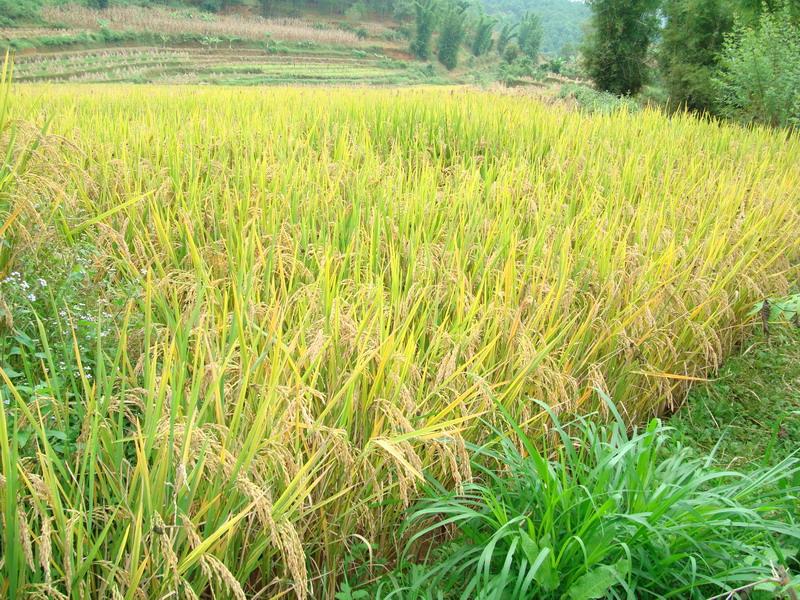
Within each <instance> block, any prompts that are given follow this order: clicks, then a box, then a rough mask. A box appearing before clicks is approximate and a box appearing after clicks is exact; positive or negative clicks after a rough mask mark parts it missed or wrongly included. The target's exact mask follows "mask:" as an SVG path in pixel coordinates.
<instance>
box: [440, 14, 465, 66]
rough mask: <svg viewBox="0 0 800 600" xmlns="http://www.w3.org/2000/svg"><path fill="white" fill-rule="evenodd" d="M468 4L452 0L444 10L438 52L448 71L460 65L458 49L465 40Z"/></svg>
mask: <svg viewBox="0 0 800 600" xmlns="http://www.w3.org/2000/svg"><path fill="white" fill-rule="evenodd" d="M468 6H469V5H468V4H467V3H466V2H456V1H454V0H450V1H449V2H447V4H445V6H444V7H443V10H442V25H441V28H440V30H439V45H438V48H437V54H438V57H439V62H440V63H442V64H443V65H444V66H445V67H446V68H447V70H448V71H452V70H453V69H455V68H456V66H457V65H458V50H459V48H460V47H461V43H462V42H463V41H464V34H465V21H466V18H467V14H466V11H467V7H468Z"/></svg>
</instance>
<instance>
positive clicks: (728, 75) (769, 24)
mask: <svg viewBox="0 0 800 600" xmlns="http://www.w3.org/2000/svg"><path fill="white" fill-rule="evenodd" d="M715 84H716V88H717V91H718V94H719V105H720V109H721V112H722V113H723V114H724V115H725V116H728V117H731V118H734V119H736V120H738V121H741V122H743V123H765V124H768V125H773V126H798V125H800V28H798V26H797V25H795V24H793V23H792V22H791V19H790V15H789V14H788V12H786V13H783V12H782V13H779V14H776V15H773V14H768V13H767V14H764V15H762V17H761V19H760V21H759V23H758V26H757V27H742V26H739V27H738V28H737V29H736V30H735V32H734V33H733V34H732V35H731V36H730V37H729V38H728V40H727V41H726V43H725V48H724V50H723V53H722V58H721V60H720V73H719V76H718V77H717V78H716V80H715Z"/></svg>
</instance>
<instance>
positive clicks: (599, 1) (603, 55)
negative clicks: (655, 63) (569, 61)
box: [582, 0, 659, 95]
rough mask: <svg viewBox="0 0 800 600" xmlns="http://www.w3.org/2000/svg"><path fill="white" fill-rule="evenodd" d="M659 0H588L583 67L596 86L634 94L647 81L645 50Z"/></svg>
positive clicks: (654, 28)
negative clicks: (590, 12)
mask: <svg viewBox="0 0 800 600" xmlns="http://www.w3.org/2000/svg"><path fill="white" fill-rule="evenodd" d="M658 4H659V2H658V0H591V2H590V6H591V8H592V21H591V24H592V27H591V30H590V32H589V34H588V36H587V38H586V40H585V42H584V46H583V52H582V53H583V57H584V62H585V64H586V69H587V71H588V72H589V75H590V77H591V78H592V80H593V81H594V82H595V84H596V85H597V87H598V88H600V89H601V90H603V91H606V92H611V93H612V94H617V95H628V94H635V93H636V92H638V91H639V90H640V89H641V88H642V86H643V85H644V83H645V82H646V80H647V64H646V58H647V52H648V49H649V48H650V42H651V41H652V40H653V37H654V36H655V34H656V32H657V30H658V13H657V9H658Z"/></svg>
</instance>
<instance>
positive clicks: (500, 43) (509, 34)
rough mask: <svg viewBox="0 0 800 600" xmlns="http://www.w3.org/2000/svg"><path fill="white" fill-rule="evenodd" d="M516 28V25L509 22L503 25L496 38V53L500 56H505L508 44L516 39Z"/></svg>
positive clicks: (517, 25)
mask: <svg viewBox="0 0 800 600" xmlns="http://www.w3.org/2000/svg"><path fill="white" fill-rule="evenodd" d="M518 27H519V24H518V23H511V22H509V21H506V22H505V23H503V27H502V28H501V29H500V34H499V35H498V36H497V53H498V54H499V55H500V56H503V55H504V54H505V51H506V46H508V44H509V42H511V41H513V40H515V39H516V37H517V28H518Z"/></svg>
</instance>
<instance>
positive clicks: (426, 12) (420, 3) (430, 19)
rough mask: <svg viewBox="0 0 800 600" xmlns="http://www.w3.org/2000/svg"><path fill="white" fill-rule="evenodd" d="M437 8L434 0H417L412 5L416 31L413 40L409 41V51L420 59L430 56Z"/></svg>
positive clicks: (426, 58)
mask: <svg viewBox="0 0 800 600" xmlns="http://www.w3.org/2000/svg"><path fill="white" fill-rule="evenodd" d="M437 8H438V6H437V2H436V0H417V2H416V3H415V5H414V17H415V21H416V31H415V34H414V41H413V42H411V52H413V53H414V56H416V57H417V58H419V59H421V60H428V59H429V58H430V57H431V38H432V37H433V30H434V29H435V28H436V17H437V14H436V13H437Z"/></svg>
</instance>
